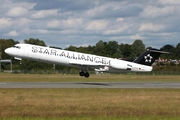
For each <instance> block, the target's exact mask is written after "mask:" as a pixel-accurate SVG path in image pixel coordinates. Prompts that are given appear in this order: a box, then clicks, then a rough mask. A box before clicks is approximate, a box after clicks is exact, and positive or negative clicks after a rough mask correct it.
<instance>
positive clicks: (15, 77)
mask: <svg viewBox="0 0 180 120" xmlns="http://www.w3.org/2000/svg"><path fill="white" fill-rule="evenodd" d="M145 81H146V82H153V81H154V82H162V81H164V82H179V81H180V77H179V75H134V74H127V75H124V74H123V75H118V74H112V75H110V74H105V75H95V74H92V75H91V76H90V77H89V78H84V77H80V76H79V75H78V74H66V75H64V74H9V73H1V74H0V82H145Z"/></svg>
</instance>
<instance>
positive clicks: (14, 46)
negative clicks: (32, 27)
mask: <svg viewBox="0 0 180 120" xmlns="http://www.w3.org/2000/svg"><path fill="white" fill-rule="evenodd" d="M13 48H18V49H21V47H20V46H17V45H15V46H13Z"/></svg>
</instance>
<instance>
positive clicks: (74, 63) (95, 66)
mask: <svg viewBox="0 0 180 120" xmlns="http://www.w3.org/2000/svg"><path fill="white" fill-rule="evenodd" d="M69 64H71V65H79V66H88V67H94V68H99V67H104V66H107V65H104V64H101V63H94V62H87V61H69Z"/></svg>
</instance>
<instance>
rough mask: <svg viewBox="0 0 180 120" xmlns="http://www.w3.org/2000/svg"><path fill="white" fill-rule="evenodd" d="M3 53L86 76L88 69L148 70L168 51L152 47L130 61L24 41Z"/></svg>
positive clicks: (111, 70)
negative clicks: (75, 69)
mask: <svg viewBox="0 0 180 120" xmlns="http://www.w3.org/2000/svg"><path fill="white" fill-rule="evenodd" d="M5 53H7V54H9V55H10V56H13V57H14V58H15V59H17V60H22V59H28V60H33V61H42V62H46V63H53V64H59V65H64V66H69V67H75V68H78V69H81V70H82V71H80V72H79V75H80V76H84V77H86V78H88V77H89V76H90V74H89V72H88V71H89V69H94V70H95V71H101V72H110V73H121V72H150V71H152V69H153V67H152V64H153V62H154V61H155V60H156V59H158V58H159V56H160V54H168V52H164V51H160V50H158V49H154V48H152V49H147V51H145V52H144V53H143V54H141V55H140V56H139V57H137V58H136V59H135V60H134V61H132V62H130V61H125V60H120V59H116V58H109V57H104V56H98V55H93V54H85V53H80V52H73V51H68V50H63V49H56V48H52V47H43V46H38V45H32V44H25V43H18V44H16V45H14V46H13V47H10V48H7V49H5Z"/></svg>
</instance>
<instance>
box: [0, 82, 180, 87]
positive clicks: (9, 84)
mask: <svg viewBox="0 0 180 120" xmlns="http://www.w3.org/2000/svg"><path fill="white" fill-rule="evenodd" d="M0 88H180V82H6V83H5V82H0Z"/></svg>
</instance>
